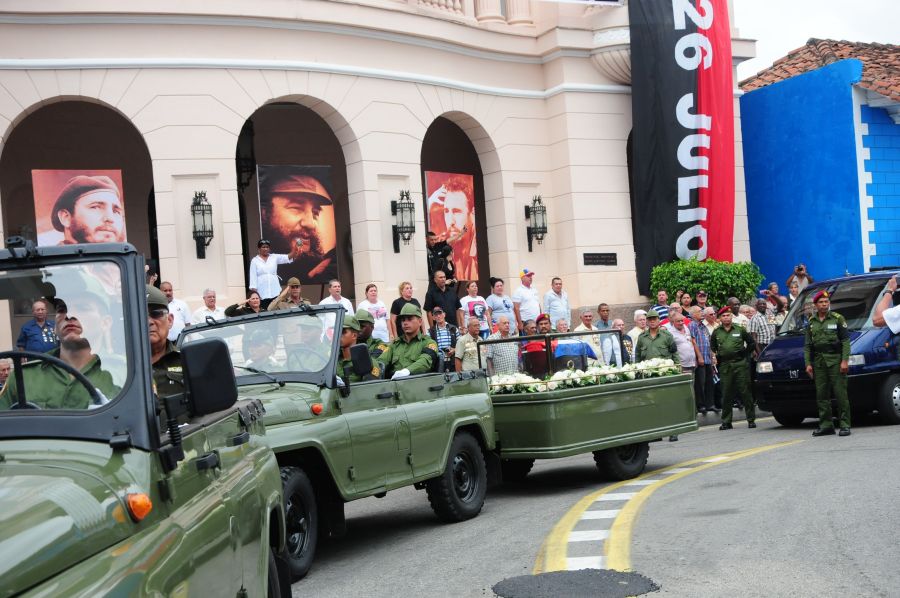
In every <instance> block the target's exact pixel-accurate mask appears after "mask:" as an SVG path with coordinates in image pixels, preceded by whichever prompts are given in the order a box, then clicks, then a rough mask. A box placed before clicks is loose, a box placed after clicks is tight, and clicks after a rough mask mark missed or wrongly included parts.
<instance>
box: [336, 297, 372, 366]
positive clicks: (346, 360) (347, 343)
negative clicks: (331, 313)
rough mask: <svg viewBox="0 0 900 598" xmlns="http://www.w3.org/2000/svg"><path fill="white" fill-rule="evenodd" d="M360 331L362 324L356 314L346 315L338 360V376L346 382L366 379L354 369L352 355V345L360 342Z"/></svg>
mask: <svg viewBox="0 0 900 598" xmlns="http://www.w3.org/2000/svg"><path fill="white" fill-rule="evenodd" d="M366 313H368V312H366ZM369 317H372V316H369ZM373 327H374V323H373ZM359 332H360V326H359V321H358V320H357V319H356V316H350V315H345V316H344V324H343V327H342V330H341V341H340V342H341V357H340V359H339V360H338V367H337V374H338V376H340V377H341V379H342V380H344V381H345V382H361V381H362V380H364V379H365V378H364V377H363V376H360V375H359V374H357V373H356V372H354V371H353V359H351V357H350V347H352V346H353V345H355V344H356V343H357V342H359ZM367 376H368V374H367Z"/></svg>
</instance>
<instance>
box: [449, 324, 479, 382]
mask: <svg viewBox="0 0 900 598" xmlns="http://www.w3.org/2000/svg"><path fill="white" fill-rule="evenodd" d="M480 332H481V326H480V325H479V323H478V320H476V319H475V318H471V319H470V320H469V322H468V324H467V325H466V333H465V334H464V335H462V336H461V337H459V340H457V341H456V353H455V358H456V371H457V372H471V371H474V370H477V369H478V367H479V366H478V349H479V347H478V341H480V340H481V334H480Z"/></svg>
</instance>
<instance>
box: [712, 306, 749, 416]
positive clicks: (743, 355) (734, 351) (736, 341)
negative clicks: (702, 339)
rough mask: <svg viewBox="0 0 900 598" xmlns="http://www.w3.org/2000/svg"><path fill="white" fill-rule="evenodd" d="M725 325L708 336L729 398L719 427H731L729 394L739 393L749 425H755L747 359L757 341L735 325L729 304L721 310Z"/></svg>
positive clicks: (723, 389)
mask: <svg viewBox="0 0 900 598" xmlns="http://www.w3.org/2000/svg"><path fill="white" fill-rule="evenodd" d="M719 318H720V319H721V322H722V325H721V326H719V327H718V328H716V329H715V330H713V333H712V334H711V335H710V338H709V348H710V351H712V352H713V353H715V356H716V364H717V367H718V369H719V378H720V379H721V381H722V396H724V397H728V400H725V401H723V404H722V425H721V426H719V429H720V430H730V429H732V427H733V426H732V425H731V418H732V410H733V405H732V401H731V400H730V397H734V396H737V397H739V398H740V400H741V401H742V402H743V404H744V412H745V413H746V414H747V427H748V428H755V427H756V409H755V408H754V406H753V395H752V394H751V393H750V370H749V367H748V365H747V358H748V357H749V356H750V355H751V354H754V353H756V342H754V340H753V337H752V336H750V333H749V332H747V330H746V329H744V328H743V327H741V326H737V325H735V324H734V321H733V318H734V314H733V313H732V310H731V308H730V307H729V306H725V307H723V308H722V309H720V310H719Z"/></svg>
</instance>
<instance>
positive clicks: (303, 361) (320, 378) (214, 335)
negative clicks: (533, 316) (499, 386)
mask: <svg viewBox="0 0 900 598" xmlns="http://www.w3.org/2000/svg"><path fill="white" fill-rule="evenodd" d="M343 318H344V310H343V309H342V308H340V307H339V306H337V307H330V306H328V307H326V306H315V307H310V306H301V307H296V308H292V309H289V310H282V311H277V312H264V313H260V314H254V315H246V316H240V317H237V318H229V319H227V320H225V321H212V320H209V321H208V322H206V323H204V324H201V325H199V326H195V327H191V328H188V329H186V330H185V331H184V332H182V334H181V337H180V338H179V341H178V344H179V346H181V347H182V348H185V349H186V348H189V347H190V346H191V345H192V344H193V343H196V342H200V341H205V340H209V339H220V340H222V341H224V342H225V343H226V344H227V345H228V347H229V350H230V352H231V360H232V362H233V364H234V376H235V378H236V381H237V385H238V394H239V395H240V396H241V397H244V398H247V399H256V400H260V401H262V403H263V404H264V405H265V409H266V416H265V423H266V430H267V432H266V441H267V442H268V443H269V445H270V446H271V447H272V448H273V449H274V451H275V454H276V456H277V458H278V463H279V465H280V466H281V478H282V481H283V485H284V498H285V512H286V525H287V535H288V542H287V544H288V561H289V564H290V567H291V573H292V575H293V577H294V578H295V579H297V578H301V577H303V576H304V575H306V573H307V572H308V571H309V569H310V567H311V565H312V562H313V557H314V555H315V550H316V546H317V543H318V540H319V538H320V537H321V536H326V537H327V536H338V535H341V534H343V533H344V531H345V530H344V528H345V522H344V503H345V502H347V501H352V500H356V499H360V498H364V497H368V496H379V497H380V496H384V494H385V493H386V492H388V491H390V490H394V489H397V488H401V487H404V486H410V485H415V486H416V487H417V488H419V489H424V490H425V491H426V493H427V495H428V500H429V502H430V503H431V507H432V509H433V510H434V512H435V514H436V515H437V517H438V518H439V519H440V520H442V521H445V522H458V521H463V520H466V519H470V518H472V517H475V516H476V515H478V513H479V512H480V511H481V508H482V505H483V503H484V499H485V494H486V491H487V485H488V473H489V471H490V472H491V473H492V476H491V477H492V479H493V478H494V472H496V475H499V458H497V457H496V455H495V452H494V448H495V437H494V436H495V434H494V420H493V413H492V408H491V400H490V398H489V396H488V394H487V384H486V380H485V374H484V372H481V371H479V372H466V373H464V374H458V373H455V372H453V373H442V372H435V373H427V374H420V375H414V376H409V377H406V378H403V379H402V380H396V381H394V380H390V379H383V378H382V377H380V376H377V375H372V372H371V370H372V368H373V365H372V362H371V360H370V359H369V354H368V352H367V349H366V346H365V345H363V344H359V345H355V346H354V347H351V353H353V356H354V358H353V370H354V372H355V373H356V375H358V376H362V377H364V378H367V379H366V380H363V381H358V382H351V381H350V380H349V378H350V377H355V376H350V375H349V374H347V373H346V372H345V371H344V369H343V368H342V369H341V371H340V372H339V371H338V369H339V368H338V363H339V361H340V359H339V355H340V346H339V337H340V336H341V329H342V324H343ZM229 375H230V372H229Z"/></svg>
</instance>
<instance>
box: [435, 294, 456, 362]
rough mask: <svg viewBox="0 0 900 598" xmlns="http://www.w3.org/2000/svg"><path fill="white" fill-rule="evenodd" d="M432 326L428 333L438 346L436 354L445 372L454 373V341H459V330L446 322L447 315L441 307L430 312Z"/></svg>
mask: <svg viewBox="0 0 900 598" xmlns="http://www.w3.org/2000/svg"><path fill="white" fill-rule="evenodd" d="M431 321H432V326H431V329H430V330H429V331H428V333H429V334H430V335H431V338H432V339H434V342H436V343H437V346H438V354H439V355H440V356H441V359H442V360H443V362H444V371H445V372H454V371H456V365H455V364H456V360H455V358H454V355H455V354H456V341H457V340H458V339H459V329H458V328H457V327H456V326H454V325H453V324H451V323H450V322H448V321H447V314H446V312H445V311H444V309H443V308H442V307H441V306H439V305H438V306H436V307H434V308H433V309H432V310H431Z"/></svg>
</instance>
